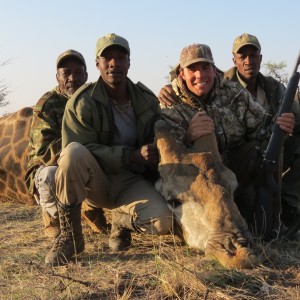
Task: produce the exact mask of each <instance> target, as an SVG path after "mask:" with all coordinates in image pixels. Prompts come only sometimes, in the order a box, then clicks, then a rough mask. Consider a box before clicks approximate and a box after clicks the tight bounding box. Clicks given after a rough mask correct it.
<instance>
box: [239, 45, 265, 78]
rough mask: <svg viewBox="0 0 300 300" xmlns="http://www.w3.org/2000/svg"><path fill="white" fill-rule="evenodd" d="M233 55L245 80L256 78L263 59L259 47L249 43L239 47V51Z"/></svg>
mask: <svg viewBox="0 0 300 300" xmlns="http://www.w3.org/2000/svg"><path fill="white" fill-rule="evenodd" d="M233 55H234V57H233V62H234V64H235V66H236V67H237V69H238V72H239V74H240V76H241V78H242V79H243V80H244V81H245V82H247V80H251V79H254V78H255V77H256V76H257V74H258V72H259V70H260V64H261V60H262V55H261V54H260V51H259V49H257V48H256V47H254V46H252V45H247V46H244V47H242V48H241V49H239V51H238V53H234V54H233Z"/></svg>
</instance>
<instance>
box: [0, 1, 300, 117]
mask: <svg viewBox="0 0 300 300" xmlns="http://www.w3.org/2000/svg"><path fill="white" fill-rule="evenodd" d="M0 9H1V20H0V22H1V26H0V64H1V63H3V62H6V61H8V63H6V64H5V65H4V66H1V67H0V82H2V84H5V85H6V86H7V88H8V90H9V94H8V96H7V97H6V100H7V101H9V105H8V106H7V107H5V108H0V115H3V114H5V113H10V112H14V111H17V110H19V109H21V108H23V107H25V106H33V105H34V104H35V103H36V102H37V101H38V100H39V98H40V97H41V96H42V95H43V94H44V93H45V92H47V91H49V90H51V89H52V88H54V87H55V86H56V84H57V82H56V78H55V74H56V65H55V63H56V59H57V57H58V55H59V54H60V53H62V52H63V51H65V50H67V49H71V48H72V49H75V50H77V51H79V52H81V53H82V54H83V56H84V57H85V59H86V62H87V68H88V74H89V78H88V82H91V81H96V80H97V79H98V77H99V71H98V70H97V69H96V66H95V45H96V41H97V39H98V38H99V37H101V36H103V35H106V34H108V33H116V34H118V35H121V36H123V37H124V38H126V39H127V40H128V42H129V45H130V50H131V57H130V58H131V66H130V70H129V73H128V77H129V78H130V79H131V80H132V81H133V82H138V81H141V82H142V83H143V84H144V85H146V86H148V87H149V88H150V89H151V90H152V91H153V92H154V93H155V94H156V95H158V93H159V91H160V89H161V88H162V87H163V86H164V85H165V84H167V83H168V73H169V71H170V67H171V66H174V65H176V64H177V63H178V61H179V55H180V52H181V50H182V48H184V47H185V46H187V45H190V44H193V43H204V44H207V45H209V46H210V48H211V50H212V53H213V57H214V61H215V64H216V66H217V67H219V68H220V69H222V70H227V69H229V68H230V67H232V66H233V62H232V52H231V49H232V43H233V41H234V39H235V38H236V37H237V36H239V35H241V34H242V33H244V32H247V33H250V34H253V35H255V36H256V37H257V38H258V39H259V41H260V44H261V46H262V54H263V63H267V62H275V63H279V62H284V63H286V64H287V67H286V72H287V73H290V72H291V70H292V69H293V66H294V63H295V60H296V56H297V55H298V52H299V50H300V29H299V28H300V26H299V19H300V14H299V12H300V1H296V0H285V1H283V0H252V1H235V0H232V1H231V0H227V1H220V0H210V1H202V0H198V1H197V0H185V1H183V0H181V1H179V0H172V1H170V0H151V1H149V0H147V1H146V0H114V1H112V0H110V1H102V0H85V1H82V0H72V1H70V0H51V1H41V0H26V1H23V0H0Z"/></svg>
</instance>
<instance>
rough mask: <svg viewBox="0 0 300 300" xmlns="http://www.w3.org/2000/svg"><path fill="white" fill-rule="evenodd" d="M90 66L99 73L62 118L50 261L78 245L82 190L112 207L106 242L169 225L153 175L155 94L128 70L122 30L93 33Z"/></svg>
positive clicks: (118, 244)
mask: <svg viewBox="0 0 300 300" xmlns="http://www.w3.org/2000/svg"><path fill="white" fill-rule="evenodd" d="M96 66H97V68H98V70H99V71H100V77H99V79H98V81H97V82H95V83H92V84H88V85H85V86H83V87H82V88H80V89H79V90H78V91H77V92H76V93H75V94H74V96H73V97H72V98H71V100H70V101H69V102H68V104H67V106H66V110H65V115H64V119H63V128H62V129H63V131H62V145H63V151H62V153H61V155H60V158H59V161H58V170H57V173H56V183H57V184H56V189H57V196H58V199H59V203H58V207H59V215H60V218H61V220H62V223H64V224H65V226H64V228H62V229H61V234H60V236H59V237H58V239H57V240H56V241H55V243H54V245H53V247H52V249H51V250H50V251H49V253H48V254H47V256H46V259H45V262H46V263H48V264H52V265H59V264H65V263H67V262H68V261H69V260H71V258H72V257H73V256H75V255H77V254H79V253H80V252H82V251H83V250H84V238H83V235H82V228H81V223H80V215H79V211H80V206H81V203H82V201H83V199H86V198H87V199H88V202H89V203H90V204H91V205H93V206H96V207H105V208H109V209H113V215H112V230H111V235H110V238H109V247H110V248H111V249H112V250H116V251H120V250H124V249H126V248H128V247H129V246H130V244H131V233H130V232H131V231H132V230H134V231H138V232H149V233H154V234H167V233H168V232H170V229H171V227H172V215H171V212H170V211H169V209H168V208H167V205H166V202H165V200H164V198H163V197H162V196H161V195H160V194H159V193H158V192H157V191H156V190H155V188H154V185H153V183H152V182H151V181H152V180H154V179H156V175H157V174H156V173H157V164H158V152H157V149H156V146H155V145H154V143H153V141H154V123H155V121H156V120H157V119H159V118H160V117H161V113H160V108H159V105H158V101H157V98H156V97H155V95H154V94H153V93H152V92H151V91H150V90H149V89H148V88H147V87H145V86H144V85H142V84H141V83H137V84H134V83H133V82H132V81H131V80H130V79H129V78H128V77H127V73H128V70H129V67H130V48H129V44H128V41H127V40H126V39H124V38H123V37H121V36H118V35H116V34H113V33H112V34H108V35H105V36H103V37H101V38H99V39H98V41H97V44H96Z"/></svg>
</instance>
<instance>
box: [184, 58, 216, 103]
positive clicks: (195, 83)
mask: <svg viewBox="0 0 300 300" xmlns="http://www.w3.org/2000/svg"><path fill="white" fill-rule="evenodd" d="M180 75H181V77H182V78H183V80H184V81H185V83H186V85H187V87H188V89H189V90H190V91H191V92H192V93H194V94H195V95H196V96H199V97H202V96H203V97H205V96H206V95H207V94H208V93H209V92H210V90H211V89H212V87H213V85H214V79H215V76H216V69H215V67H214V65H213V64H211V63H208V62H197V63H194V64H191V65H189V66H187V67H185V68H182V69H181V70H180Z"/></svg>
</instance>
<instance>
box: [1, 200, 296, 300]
mask: <svg viewBox="0 0 300 300" xmlns="http://www.w3.org/2000/svg"><path fill="white" fill-rule="evenodd" d="M84 233H85V240H86V250H85V252H84V253H83V255H82V256H81V257H80V258H79V259H78V260H77V261H75V262H74V263H70V264H69V265H68V266H65V267H57V268H51V267H48V266H46V265H45V264H44V257H45V254H46V253H47V251H48V249H49V248H50V247H51V244H52V243H51V241H50V240H48V239H47V238H46V237H44V236H43V232H42V226H41V217H40V208H39V207H37V206H23V205H20V204H12V203H0V299H28V300H29V299H30V300H31V299H55V300H56V299H119V300H121V299H122V300H126V299H153V300H154V299H155V300H156V299H168V300H169V299H207V300H208V299H211V300H218V299H246V300H250V299H276V300H278V299H300V268H299V267H300V251H299V250H300V244H299V243H296V242H295V243H292V242H287V241H280V242H279V241H277V242H273V243H271V244H268V245H264V246H262V245H261V244H260V245H259V251H260V254H261V257H262V258H263V264H262V265H260V266H259V267H257V268H255V269H253V270H244V271H240V270H225V269H223V268H222V267H221V266H220V265H218V263H217V262H214V261H207V260H205V259H204V258H203V255H202V254H201V253H198V252H196V251H194V250H191V249H189V248H188V247H186V246H182V245H180V243H179V240H177V238H174V237H172V236H166V237H152V236H150V235H147V236H143V235H134V240H133V246H132V247H131V249H130V250H129V251H127V252H124V253H121V254H120V253H113V252H111V251H110V250H109V249H108V247H107V239H108V236H106V235H97V234H93V233H91V232H89V230H88V228H84Z"/></svg>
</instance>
